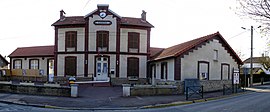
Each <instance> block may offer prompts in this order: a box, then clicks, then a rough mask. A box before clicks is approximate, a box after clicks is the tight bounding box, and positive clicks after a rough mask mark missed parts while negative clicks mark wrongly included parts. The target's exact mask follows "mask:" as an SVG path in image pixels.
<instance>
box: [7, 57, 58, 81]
mask: <svg viewBox="0 0 270 112" xmlns="http://www.w3.org/2000/svg"><path fill="white" fill-rule="evenodd" d="M52 58H53V57H44V58H42V57H31V58H26V59H25V58H12V60H11V64H13V60H16V59H21V60H22V69H29V60H31V59H38V60H39V70H44V75H45V76H47V68H48V59H52ZM11 69H13V65H11Z"/></svg>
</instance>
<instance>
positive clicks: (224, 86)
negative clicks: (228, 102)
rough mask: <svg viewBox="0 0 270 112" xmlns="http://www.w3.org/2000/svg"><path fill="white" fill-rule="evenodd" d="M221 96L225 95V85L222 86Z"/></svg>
mask: <svg viewBox="0 0 270 112" xmlns="http://www.w3.org/2000/svg"><path fill="white" fill-rule="evenodd" d="M223 95H225V84H223Z"/></svg>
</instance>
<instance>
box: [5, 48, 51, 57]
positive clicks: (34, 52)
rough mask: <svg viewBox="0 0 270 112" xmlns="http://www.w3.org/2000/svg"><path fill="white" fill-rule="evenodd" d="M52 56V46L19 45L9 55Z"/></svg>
mask: <svg viewBox="0 0 270 112" xmlns="http://www.w3.org/2000/svg"><path fill="white" fill-rule="evenodd" d="M29 56H30V57H31V56H54V46H53V45H52V46H35V47H21V48H17V49H16V50H15V51H13V52H12V53H11V54H10V55H9V57H29Z"/></svg>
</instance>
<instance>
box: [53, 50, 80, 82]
mask: <svg viewBox="0 0 270 112" xmlns="http://www.w3.org/2000/svg"><path fill="white" fill-rule="evenodd" d="M66 56H76V57H77V76H78V77H83V76H84V54H58V56H57V61H58V62H57V76H64V74H65V57H66Z"/></svg>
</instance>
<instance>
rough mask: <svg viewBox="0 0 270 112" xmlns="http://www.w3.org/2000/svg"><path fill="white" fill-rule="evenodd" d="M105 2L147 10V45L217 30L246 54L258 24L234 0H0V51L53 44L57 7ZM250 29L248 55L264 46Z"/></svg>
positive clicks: (69, 12) (76, 10)
mask: <svg viewBox="0 0 270 112" xmlns="http://www.w3.org/2000/svg"><path fill="white" fill-rule="evenodd" d="M97 4H109V8H110V9H111V10H113V11H114V12H116V13H117V14H118V15H120V16H122V17H138V18H139V17H140V15H141V12H142V10H145V11H146V12H147V21H148V22H150V23H151V24H153V25H154V26H155V28H153V29H152V31H151V46H152V47H163V48H166V47H170V46H172V45H175V44H179V43H182V42H185V41H188V40H191V39H195V38H198V37H201V36H205V35H208V34H212V33H215V32H217V31H219V32H220V33H221V35H223V37H224V38H225V39H226V40H227V42H228V43H229V44H230V45H231V47H232V48H233V49H234V50H238V51H241V52H243V54H244V55H245V58H248V57H250V31H248V30H243V29H241V27H246V28H250V26H251V25H254V27H257V26H259V25H260V24H256V23H255V22H253V21H250V20H246V19H241V18H240V17H238V16H237V15H235V12H234V11H233V10H232V9H231V8H230V7H234V6H235V4H236V2H235V0H0V14H1V17H0V54H2V55H3V56H8V55H9V54H10V53H11V52H12V51H14V50H15V49H16V48H17V47H28V46H43V45H53V44H54V28H53V27H52V26H51V24H52V23H54V22H55V21H57V20H58V19H59V11H60V10H61V9H63V10H64V11H65V12H66V16H84V15H86V14H88V13H89V12H91V11H93V10H95V9H96V8H97ZM257 32H259V30H257V31H254V56H261V53H264V51H266V50H267V49H266V38H267V37H264V38H261V35H260V34H259V33H257Z"/></svg>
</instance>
